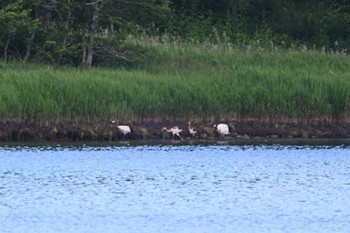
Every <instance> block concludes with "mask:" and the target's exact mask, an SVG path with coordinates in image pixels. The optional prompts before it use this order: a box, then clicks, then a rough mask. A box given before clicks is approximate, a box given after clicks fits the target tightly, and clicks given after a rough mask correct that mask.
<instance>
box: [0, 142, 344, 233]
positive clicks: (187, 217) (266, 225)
mask: <svg viewBox="0 0 350 233" xmlns="http://www.w3.org/2000/svg"><path fill="white" fill-rule="evenodd" d="M349 149H350V146H349V145H348V144H337V145H322V144H317V145H300V144H295V145H294V144H289V145H288V144H278V143H277V144H266V145H264V144H257V145H245V144H241V145H237V144H225V143H223V144H217V143H216V144H200V143H199V144H196V145H191V144H176V143H174V144H154V145H142V144H140V145H138V144H125V145H123V144H118V145H101V146H88V145H73V146H63V145H54V146H49V145H46V146H16V145H11V146H6V145H2V146H0V226H1V227H0V232H1V233H7V232H11V233H13V232H16V233H17V232H25V233H40V232H45V233H50V232H65V233H67V232H81V233H90V232H91V233H92V232H94V233H99V232H101V233H112V232H113V233H116V232H121V233H124V232H126V233H129V232H130V233H131V232H132V233H134V232H135V233H136V232H137V233H140V232H145V233H146V232H147V233H152V232H155V233H158V232H175V233H176V232H190V233H196V232H198V233H213V232H220V233H226V232H227V233H232V232H240V233H242V232H293V233H295V232H307V233H310V232H315V233H316V232H317V233H319V232H338V233H339V232H344V233H345V232H349V229H350V198H349V197H350V150H349Z"/></svg>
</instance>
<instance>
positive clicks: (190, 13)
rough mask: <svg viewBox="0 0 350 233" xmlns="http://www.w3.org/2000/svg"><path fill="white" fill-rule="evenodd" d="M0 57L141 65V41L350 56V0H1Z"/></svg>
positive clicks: (75, 64) (73, 62) (143, 52)
mask: <svg viewBox="0 0 350 233" xmlns="http://www.w3.org/2000/svg"><path fill="white" fill-rule="evenodd" d="M0 32H1V33H0V50H1V51H2V52H1V56H0V57H1V58H2V59H3V60H5V61H8V60H21V61H23V62H28V61H31V62H39V63H47V64H52V65H57V66H61V65H74V66H79V65H85V66H91V65H106V64H108V65H113V66H115V65H125V64H128V65H135V64H138V61H139V60H140V57H142V55H143V54H145V53H147V51H145V50H146V47H143V46H140V43H130V40H132V39H131V38H133V39H134V40H135V38H136V39H137V40H138V41H142V40H144V39H145V38H148V39H149V38H153V39H156V40H157V41H158V42H161V43H168V42H169V41H170V42H179V41H180V42H191V43H208V42H209V43H211V44H223V43H224V44H230V45H233V46H248V45H249V46H251V45H255V46H256V45H257V46H261V47H268V48H271V47H278V48H281V49H294V48H296V49H300V48H308V49H315V50H319V51H325V52H339V53H345V54H347V53H348V52H347V51H348V50H349V49H350V1H348V0H303V1H301V0H113V1H112V0H96V1H94V0H90V1H78V0H17V1H14V0H2V1H1V2H0Z"/></svg>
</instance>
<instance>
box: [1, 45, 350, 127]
mask: <svg viewBox="0 0 350 233" xmlns="http://www.w3.org/2000/svg"><path fill="white" fill-rule="evenodd" d="M128 43H129V45H132V46H138V47H139V48H141V49H142V51H144V52H143V55H142V56H139V57H138V60H137V64H138V67H133V68H131V69H115V68H114V69H113V68H92V69H77V68H52V67H49V66H47V65H34V64H29V65H28V64H19V63H8V64H5V63H3V62H0V119H3V120H4V119H9V118H11V119H17V120H19V121H23V120H28V119H33V120H40V121H45V120H60V119H62V120H73V119H74V120H84V121H85V120H94V121H105V120H109V119H111V118H118V119H120V120H124V121H131V120H132V121H142V120H144V119H153V120H160V119H165V118H166V119H171V118H177V119H186V120H187V119H206V120H208V119H216V120H221V119H227V120H242V119H253V118H254V119H258V120H264V121H265V120H273V121H274V120H276V121H281V120H284V121H313V120H327V121H334V120H337V121H344V122H349V121H350V69H349V67H350V58H349V56H343V55H337V54H323V53H321V52H318V51H312V50H307V51H301V50H295V51H284V50H278V49H277V48H269V49H262V48H259V47H249V46H246V47H240V48H238V47H233V46H231V45H230V44H221V45H214V44H196V43H179V42H169V41H165V42H160V41H155V40H144V41H142V42H140V41H139V40H132V39H131V40H130V41H129V42H128Z"/></svg>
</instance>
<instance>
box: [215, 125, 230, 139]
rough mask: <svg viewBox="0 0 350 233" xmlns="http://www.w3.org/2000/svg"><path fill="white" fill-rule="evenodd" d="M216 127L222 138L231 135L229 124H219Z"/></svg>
mask: <svg viewBox="0 0 350 233" xmlns="http://www.w3.org/2000/svg"><path fill="white" fill-rule="evenodd" d="M214 127H215V128H216V130H217V131H218V133H219V134H221V135H222V136H225V135H229V134H230V130H229V128H228V125H227V124H218V125H214Z"/></svg>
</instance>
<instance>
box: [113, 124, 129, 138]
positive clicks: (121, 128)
mask: <svg viewBox="0 0 350 233" xmlns="http://www.w3.org/2000/svg"><path fill="white" fill-rule="evenodd" d="M112 124H115V121H112ZM117 128H118V129H119V131H120V132H122V134H124V139H125V137H126V135H127V134H128V133H131V129H130V127H129V126H127V125H117Z"/></svg>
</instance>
